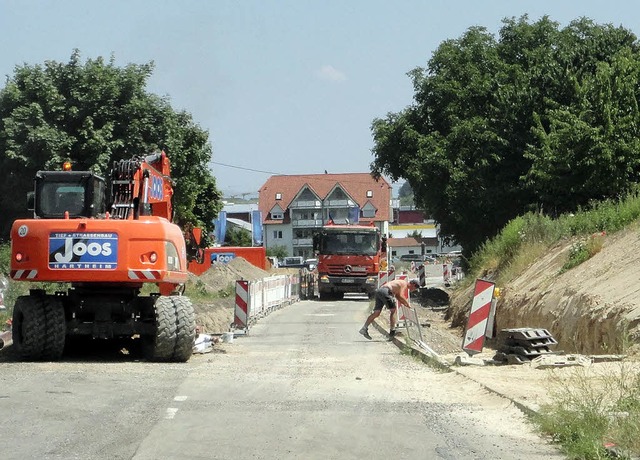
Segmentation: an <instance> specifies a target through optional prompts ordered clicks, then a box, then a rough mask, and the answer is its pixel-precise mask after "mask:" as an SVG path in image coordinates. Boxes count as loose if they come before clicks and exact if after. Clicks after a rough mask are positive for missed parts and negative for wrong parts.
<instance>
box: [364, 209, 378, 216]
mask: <svg viewBox="0 0 640 460" xmlns="http://www.w3.org/2000/svg"><path fill="white" fill-rule="evenodd" d="M375 216H376V210H375V209H373V208H368V209H367V208H363V209H362V217H365V218H366V217H375Z"/></svg>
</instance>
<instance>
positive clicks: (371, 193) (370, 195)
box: [367, 190, 373, 198]
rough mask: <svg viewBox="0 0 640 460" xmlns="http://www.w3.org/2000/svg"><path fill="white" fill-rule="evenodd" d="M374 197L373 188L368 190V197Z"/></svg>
mask: <svg viewBox="0 0 640 460" xmlns="http://www.w3.org/2000/svg"><path fill="white" fill-rule="evenodd" d="M372 197H373V190H367V198H372Z"/></svg>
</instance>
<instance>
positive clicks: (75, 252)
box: [54, 238, 113, 262]
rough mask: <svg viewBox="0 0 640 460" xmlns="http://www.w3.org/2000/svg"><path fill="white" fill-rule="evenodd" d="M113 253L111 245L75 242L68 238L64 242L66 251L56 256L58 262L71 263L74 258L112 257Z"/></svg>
mask: <svg viewBox="0 0 640 460" xmlns="http://www.w3.org/2000/svg"><path fill="white" fill-rule="evenodd" d="M112 253H113V251H112V249H111V243H109V242H105V243H98V242H93V243H85V242H84V241H78V242H76V243H74V242H73V240H72V239H71V238H67V239H66V240H65V242H64V251H63V252H61V253H60V252H57V253H56V254H55V255H54V258H55V259H56V262H71V260H72V259H73V257H80V258H82V256H84V255H85V254H88V255H89V256H92V257H97V256H110V255H111V254H112Z"/></svg>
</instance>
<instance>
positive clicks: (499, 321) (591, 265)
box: [448, 226, 640, 354]
mask: <svg viewBox="0 0 640 460" xmlns="http://www.w3.org/2000/svg"><path fill="white" fill-rule="evenodd" d="M570 247H571V243H570V242H566V243H563V244H559V245H557V246H556V247H554V248H552V250H550V251H549V253H548V254H547V255H546V256H544V257H542V258H540V259H539V260H537V261H536V262H535V263H534V264H532V265H531V266H530V267H529V268H528V269H527V270H526V271H525V272H524V273H522V274H521V275H520V276H519V277H517V278H516V279H514V280H512V281H511V282H509V283H508V284H507V285H506V286H498V287H500V288H501V290H502V296H501V297H500V299H499V300H498V306H497V312H496V329H497V330H500V329H506V328H517V327H533V328H544V329H547V330H549V331H550V332H551V333H552V334H553V336H554V337H555V339H556V340H558V345H557V347H556V348H555V349H556V350H558V351H559V350H563V351H565V352H568V353H584V354H599V353H619V352H621V351H623V348H624V351H626V352H627V353H637V352H638V351H640V327H639V325H640V282H639V281H640V232H639V230H638V228H637V226H633V227H632V228H629V229H626V230H624V231H621V232H619V233H616V234H614V235H610V236H607V237H606V239H605V243H604V246H603V248H602V251H600V252H599V253H598V254H596V255H595V256H593V257H592V258H591V259H589V260H587V261H586V262H584V263H582V264H581V265H579V266H577V267H575V268H573V269H571V270H569V271H567V272H565V273H563V274H559V272H560V268H561V267H562V265H563V264H564V263H565V262H566V261H567V259H568V253H569V249H570ZM472 296H473V284H472V285H471V286H469V287H468V288H466V289H463V290H458V291H457V292H455V293H454V295H453V296H452V299H451V308H450V311H449V314H448V317H449V318H451V320H452V325H453V326H455V327H461V328H462V327H464V325H465V323H466V318H467V317H468V313H469V309H470V307H471V299H472ZM626 346H629V347H630V348H626Z"/></svg>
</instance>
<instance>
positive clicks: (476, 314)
mask: <svg viewBox="0 0 640 460" xmlns="http://www.w3.org/2000/svg"><path fill="white" fill-rule="evenodd" d="M495 288H496V285H495V283H492V282H491V281H486V280H482V279H478V280H476V285H475V289H474V292H473V302H472V303H471V312H470V313H469V320H468V321H467V328H466V330H465V333H464V340H463V342H462V349H463V350H464V351H466V352H467V354H469V356H473V355H475V354H477V353H480V352H482V348H483V347H484V339H485V335H486V333H487V327H488V325H489V315H490V313H491V303H492V300H493V293H494V291H495Z"/></svg>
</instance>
